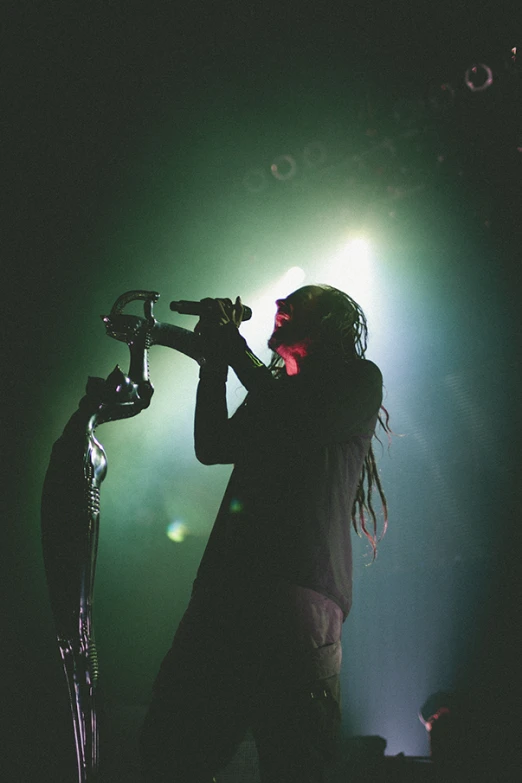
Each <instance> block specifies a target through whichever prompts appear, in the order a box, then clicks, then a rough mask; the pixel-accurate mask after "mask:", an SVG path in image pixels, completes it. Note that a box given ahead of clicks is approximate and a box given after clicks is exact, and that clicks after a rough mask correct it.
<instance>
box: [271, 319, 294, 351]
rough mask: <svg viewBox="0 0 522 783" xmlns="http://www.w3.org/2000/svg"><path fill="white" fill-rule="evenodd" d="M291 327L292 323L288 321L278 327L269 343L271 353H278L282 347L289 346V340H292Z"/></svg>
mask: <svg viewBox="0 0 522 783" xmlns="http://www.w3.org/2000/svg"><path fill="white" fill-rule="evenodd" d="M289 326H290V323H289V322H288V321H285V322H284V323H282V324H281V326H276V328H275V329H274V331H273V332H272V334H271V335H270V337H269V339H268V343H267V344H268V347H269V348H270V350H271V351H277V349H278V348H279V346H280V345H288V340H289V338H291V329H289V328H288V327H289Z"/></svg>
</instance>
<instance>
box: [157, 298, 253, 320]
mask: <svg viewBox="0 0 522 783" xmlns="http://www.w3.org/2000/svg"><path fill="white" fill-rule="evenodd" d="M214 307H215V304H214V300H213V299H210V300H206V301H205V300H204V299H203V300H202V301H201V302H191V301H189V300H188V299H180V300H179V301H178V302H171V303H170V309H171V310H174V312H176V313H181V314H182V315H199V316H201V315H211V313H212V312H213V311H214ZM251 318H252V310H251V308H250V307H247V306H246V305H243V319H242V320H243V321H249V320H250V319H251Z"/></svg>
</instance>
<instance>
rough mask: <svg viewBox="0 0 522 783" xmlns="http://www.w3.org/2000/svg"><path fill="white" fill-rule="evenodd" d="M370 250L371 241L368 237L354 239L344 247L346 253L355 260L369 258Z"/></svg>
mask: <svg viewBox="0 0 522 783" xmlns="http://www.w3.org/2000/svg"><path fill="white" fill-rule="evenodd" d="M369 252H370V243H369V242H368V241H367V240H366V239H352V240H351V241H350V242H348V244H347V245H346V247H345V248H344V255H346V257H347V258H350V259H355V260H362V259H365V258H367V257H368V254H369Z"/></svg>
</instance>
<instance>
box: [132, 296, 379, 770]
mask: <svg viewBox="0 0 522 783" xmlns="http://www.w3.org/2000/svg"><path fill="white" fill-rule="evenodd" d="M213 301H214V303H215V304H216V307H215V312H216V313H217V315H216V316H215V317H207V318H205V319H202V320H201V321H200V323H199V325H198V327H197V331H198V332H199V334H200V336H201V338H202V340H203V342H204V345H205V348H206V350H205V355H206V356H207V360H206V361H205V363H204V364H203V365H202V366H201V370H200V381H199V385H198V392H197V400H196V413H195V450H196V456H197V458H198V459H199V460H200V461H201V462H202V463H204V464H205V465H212V464H216V463H233V464H234V470H233V472H232V475H231V478H230V481H229V484H228V487H227V490H226V492H225V495H224V498H223V501H222V503H221V506H220V509H219V512H218V515H217V519H216V521H215V524H214V527H213V529H212V532H211V535H210V538H209V541H208V545H207V547H206V550H205V553H204V555H203V558H202V561H201V564H200V567H199V570H198V574H197V578H196V581H195V583H194V587H193V592H192V598H191V601H190V604H189V607H188V609H187V611H186V613H185V615H184V617H183V619H182V621H181V624H180V626H179V628H178V631H177V633H176V635H175V638H174V641H173V645H172V648H171V649H170V651H169V652H168V654H167V655H166V657H165V659H164V661H163V663H162V666H161V669H160V673H159V675H158V678H157V680H156V683H155V687H154V697H153V700H152V704H151V706H150V709H149V713H148V715H147V718H146V721H145V725H144V730H143V735H142V750H143V759H144V776H145V777H144V779H145V780H147V781H148V782H149V783H153V782H154V783H156V782H157V783H159V782H160V781H179V783H188V782H190V783H207V782H210V781H212V780H213V779H214V778H213V775H214V774H216V773H217V772H218V771H219V770H220V769H222V768H223V767H224V766H225V765H226V763H227V762H228V761H229V760H230V759H231V758H232V756H233V755H234V752H235V750H236V748H237V747H238V745H239V743H240V742H241V740H242V738H243V737H244V735H245V733H246V730H247V729H248V728H250V729H251V731H252V733H253V736H254V739H255V742H256V746H257V750H258V754H259V761H260V770H261V780H262V781H263V783H298V782H299V783H323V781H325V780H326V777H325V776H326V770H327V767H328V764H329V763H330V762H331V760H332V759H333V758H334V755H335V748H336V740H337V737H338V732H339V728H340V692H339V691H340V688H339V672H340V666H341V628H342V624H343V621H344V620H345V619H346V617H347V615H348V612H349V611H350V606H351V600H352V596H351V590H352V552H351V542H350V528H351V527H352V526H353V527H354V528H355V530H356V531H357V532H359V531H362V532H363V533H365V534H366V536H367V537H368V539H369V540H370V543H371V547H372V550H373V556H375V548H376V544H377V522H376V514H375V511H374V509H373V506H372V489H374V488H375V487H376V488H377V490H378V492H379V495H380V498H381V501H382V504H383V507H384V524H385V525H386V516H387V513H386V500H385V497H384V494H383V492H382V488H381V484H380V481H379V477H378V473H377V469H376V465H375V459H374V456H373V451H372V447H371V439H372V436H373V434H374V430H375V426H376V424H377V421H378V420H380V421H381V424H383V426H384V427H385V429H387V421H386V422H384V421H383V420H381V419H380V418H379V411H380V409H381V402H382V376H381V373H380V371H379V369H378V368H377V367H376V365H375V364H373V363H372V362H370V361H368V360H366V359H365V358H364V357H365V351H366V344H367V329H366V319H365V317H364V313H363V312H362V310H361V308H360V307H359V306H358V305H357V304H356V302H354V301H353V300H352V299H351V298H350V297H349V296H347V295H346V294H344V293H343V292H342V291H339V290H338V289H336V288H332V287H331V286H305V287H303V288H300V289H299V290H297V291H295V292H294V293H292V294H290V295H289V296H287V297H286V298H285V299H279V300H278V301H277V302H276V305H277V312H276V316H275V326H274V331H273V333H272V336H271V337H270V340H269V342H268V345H269V347H270V348H271V349H272V350H273V351H274V352H275V353H274V359H273V361H272V363H271V365H270V367H266V366H265V365H264V364H263V363H262V362H261V361H260V360H259V359H257V357H255V356H254V355H253V354H252V352H251V351H250V349H249V348H248V345H247V344H246V342H245V340H244V339H243V338H242V337H241V335H240V333H239V330H238V327H239V325H240V323H241V315H242V306H241V302H240V300H239V298H238V299H237V300H236V302H235V304H232V302H231V301H230V300H213ZM229 366H230V367H232V368H233V370H234V371H235V373H236V375H237V376H238V378H239V380H240V381H241V382H242V383H243V385H244V386H245V388H246V389H247V391H248V394H247V397H246V399H245V401H244V402H243V403H242V405H240V407H239V408H238V410H237V411H236V413H235V414H234V415H233V416H232V417H231V418H229V417H228V413H227V403H226V386H225V384H226V379H227V372H228V367H229ZM365 511H366V512H368V514H369V517H370V519H371V523H370V525H369V526H368V524H367V522H366V515H365Z"/></svg>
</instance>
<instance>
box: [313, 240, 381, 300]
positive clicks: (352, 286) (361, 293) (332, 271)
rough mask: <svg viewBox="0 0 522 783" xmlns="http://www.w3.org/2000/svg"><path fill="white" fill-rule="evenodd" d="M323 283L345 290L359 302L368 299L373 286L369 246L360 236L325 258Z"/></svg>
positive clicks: (322, 275) (322, 271) (322, 270)
mask: <svg viewBox="0 0 522 783" xmlns="http://www.w3.org/2000/svg"><path fill="white" fill-rule="evenodd" d="M321 277H322V279H323V281H324V282H325V283H328V284H329V285H333V286H335V287H336V288H340V289H341V291H346V293H347V294H349V295H350V296H352V297H353V298H354V299H355V300H356V301H358V302H359V303H361V302H360V300H366V301H367V300H368V298H369V297H370V295H371V292H372V288H373V277H374V270H373V263H372V253H371V246H370V243H369V242H368V240H367V239H364V238H362V237H359V238H355V239H352V240H351V241H350V242H348V243H347V244H344V245H343V246H341V247H340V248H339V250H338V251H337V253H335V254H334V255H333V256H331V257H330V258H329V259H327V260H326V261H325V263H324V266H322V269H321Z"/></svg>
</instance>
